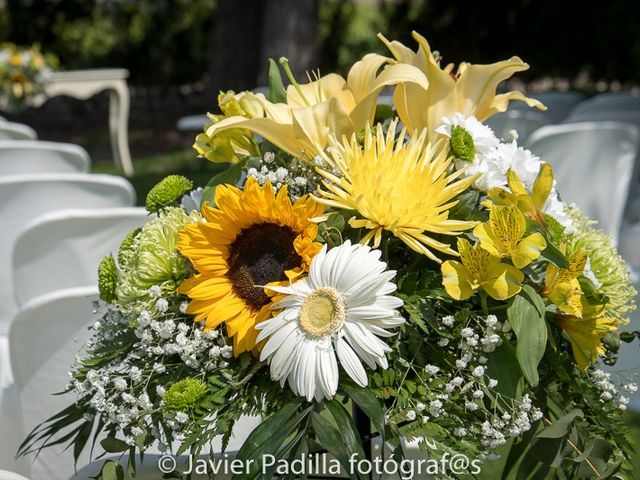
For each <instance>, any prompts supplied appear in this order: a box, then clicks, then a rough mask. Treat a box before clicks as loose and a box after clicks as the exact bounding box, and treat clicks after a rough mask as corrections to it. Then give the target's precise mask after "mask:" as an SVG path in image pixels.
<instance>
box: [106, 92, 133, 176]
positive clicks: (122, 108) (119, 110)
mask: <svg viewBox="0 0 640 480" xmlns="http://www.w3.org/2000/svg"><path fill="white" fill-rule="evenodd" d="M109 134H110V137H111V149H112V151H113V155H114V160H115V162H116V164H117V165H119V166H120V167H121V168H122V171H123V172H124V174H125V175H126V176H127V177H131V176H132V175H133V165H132V163H131V154H130V153H129V88H128V87H127V83H126V81H124V80H123V81H119V82H117V83H115V84H114V85H113V87H112V88H110V90H109Z"/></svg>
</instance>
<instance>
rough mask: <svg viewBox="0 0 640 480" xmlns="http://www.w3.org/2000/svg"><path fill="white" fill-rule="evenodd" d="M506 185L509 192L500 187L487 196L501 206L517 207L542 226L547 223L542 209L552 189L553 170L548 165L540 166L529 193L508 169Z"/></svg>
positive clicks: (490, 191)
mask: <svg viewBox="0 0 640 480" xmlns="http://www.w3.org/2000/svg"><path fill="white" fill-rule="evenodd" d="M507 184H508V185H509V189H510V190H511V191H510V192H509V191H507V190H503V189H502V188H500V187H495V188H492V189H491V190H489V192H488V195H489V198H490V199H491V200H493V201H494V202H496V203H498V204H501V205H511V206H517V207H518V208H519V209H520V210H521V211H522V212H523V213H525V214H526V215H528V216H529V217H531V218H532V219H533V220H535V221H536V222H537V223H539V224H540V225H542V226H546V224H547V222H546V220H545V218H544V213H543V212H542V209H543V208H544V204H545V203H546V201H547V198H549V195H550V194H551V190H552V189H553V169H552V168H551V165H550V164H548V163H543V164H542V165H541V166H540V171H539V172H538V176H537V177H536V180H535V182H533V188H532V190H531V192H529V191H528V190H527V187H525V186H524V183H522V180H520V178H519V177H518V175H517V174H516V172H514V171H513V170H511V169H509V170H508V171H507Z"/></svg>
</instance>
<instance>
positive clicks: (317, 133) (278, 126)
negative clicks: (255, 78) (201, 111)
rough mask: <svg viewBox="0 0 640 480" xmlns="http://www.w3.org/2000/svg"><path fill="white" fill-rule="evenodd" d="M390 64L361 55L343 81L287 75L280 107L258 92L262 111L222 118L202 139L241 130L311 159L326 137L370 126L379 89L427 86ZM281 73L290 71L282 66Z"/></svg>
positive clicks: (413, 72)
mask: <svg viewBox="0 0 640 480" xmlns="http://www.w3.org/2000/svg"><path fill="white" fill-rule="evenodd" d="M390 62H392V60H391V59H389V58H387V57H383V56H382V55H377V54H373V53H370V54H367V55H365V56H364V57H363V58H362V60H360V61H359V62H356V63H355V64H354V65H353V67H351V70H350V71H349V75H348V76H347V79H346V80H345V79H344V78H343V77H341V76H340V75H337V74H334V73H332V74H329V75H325V76H323V77H321V78H318V79H317V80H315V81H312V82H309V83H307V84H303V85H301V84H299V83H297V82H296V81H295V79H294V78H293V76H292V75H290V79H291V81H292V84H291V85H289V86H288V87H287V92H286V98H287V101H286V103H271V102H269V101H268V100H267V99H266V98H265V97H264V95H262V94H261V93H259V94H256V95H254V97H255V99H256V100H257V101H258V102H259V103H260V105H261V107H262V112H261V114H260V115H254V116H251V117H247V116H244V115H237V114H234V115H232V116H227V117H226V118H224V119H221V120H220V121H218V122H216V123H214V124H212V125H211V126H209V127H208V128H207V129H206V135H207V136H208V137H210V138H212V139H214V138H215V137H216V136H218V135H220V134H221V133H222V132H226V131H229V130H231V129H238V128H240V129H245V130H246V131H251V132H253V133H256V134H258V135H261V136H262V137H264V138H265V139H266V140H268V141H269V142H271V143H273V144H274V145H276V146H277V147H278V148H281V149H282V150H284V151H286V152H287V153H289V154H291V155H293V156H294V157H298V158H306V159H308V160H311V159H313V158H315V157H316V156H317V155H318V154H319V153H320V152H321V151H322V150H323V149H324V148H325V147H326V146H327V143H328V141H329V137H330V136H332V135H334V136H336V137H338V138H341V137H342V136H343V135H351V134H353V133H357V132H359V131H360V130H362V129H363V128H365V127H367V125H370V124H371V123H372V122H373V118H374V114H375V109H376V103H377V99H378V95H379V94H380V92H381V91H382V89H383V88H384V87H386V86H389V85H395V84H397V83H399V82H407V83H411V84H415V85H417V86H418V88H421V89H425V88H427V86H428V82H427V80H426V78H425V76H424V74H423V73H422V72H421V71H420V70H419V69H418V68H416V67H414V66H412V65H406V64H397V63H394V64H391V65H388V64H389V63H390ZM384 65H386V67H385V68H384V69H382V70H381V71H380V69H381V68H382V67H383V66H384ZM285 70H287V72H288V73H290V72H289V70H288V66H287V65H286V63H285ZM378 72H379V73H378Z"/></svg>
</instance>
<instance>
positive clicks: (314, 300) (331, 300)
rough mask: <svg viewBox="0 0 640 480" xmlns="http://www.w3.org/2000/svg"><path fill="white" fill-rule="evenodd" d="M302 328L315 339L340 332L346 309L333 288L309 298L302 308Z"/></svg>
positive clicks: (312, 294)
mask: <svg viewBox="0 0 640 480" xmlns="http://www.w3.org/2000/svg"><path fill="white" fill-rule="evenodd" d="M299 318H300V327H302V330H304V331H305V332H306V333H308V334H309V335H311V336H313V337H324V336H326V335H331V334H332V333H333V332H335V331H336V330H338V328H340V326H341V325H342V324H343V322H344V319H345V307H344V303H343V302H342V299H341V298H340V295H339V294H338V292H337V291H335V290H334V289H333V288H329V287H323V288H318V289H317V290H314V291H313V292H311V293H310V294H309V296H307V298H306V299H305V301H304V303H303V304H302V307H301V308H300V315H299Z"/></svg>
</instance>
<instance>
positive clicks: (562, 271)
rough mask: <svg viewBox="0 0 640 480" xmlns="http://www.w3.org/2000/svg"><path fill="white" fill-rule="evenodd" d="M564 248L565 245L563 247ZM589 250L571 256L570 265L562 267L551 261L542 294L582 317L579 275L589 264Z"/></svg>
mask: <svg viewBox="0 0 640 480" xmlns="http://www.w3.org/2000/svg"><path fill="white" fill-rule="evenodd" d="M562 250H564V247H563V248H562ZM587 258H588V257H587V252H586V251H585V250H579V251H577V252H574V253H573V255H571V257H569V259H568V261H569V266H568V267H567V268H560V267H557V266H556V265H554V264H552V263H549V265H548V266H547V272H546V276H545V282H544V288H543V289H542V296H543V297H546V298H548V299H549V300H550V301H551V302H552V303H553V304H554V305H555V306H557V307H558V308H559V309H560V310H561V311H563V312H565V313H568V314H570V315H574V316H576V317H578V318H579V317H582V307H583V305H582V304H583V301H582V288H581V287H580V282H578V277H579V276H580V275H582V272H583V270H584V267H585V266H586V264H587Z"/></svg>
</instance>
